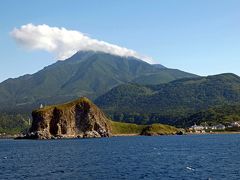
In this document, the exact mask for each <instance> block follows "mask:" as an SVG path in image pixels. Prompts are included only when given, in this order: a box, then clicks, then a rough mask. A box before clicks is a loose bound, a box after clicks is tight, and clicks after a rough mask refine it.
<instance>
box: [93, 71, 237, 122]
mask: <svg viewBox="0 0 240 180" xmlns="http://www.w3.org/2000/svg"><path fill="white" fill-rule="evenodd" d="M238 102H240V77H238V76H236V75H234V74H221V75H216V76H208V77H199V78H190V79H189V78H188V79H180V80H176V81H173V82H170V83H167V84H161V85H152V86H143V85H137V84H126V85H120V86H118V87H116V88H113V89H112V90H110V91H109V92H108V93H106V94H104V95H102V96H100V97H99V98H97V99H96V100H95V103H96V104H97V105H98V106H100V107H101V108H102V109H103V110H104V111H105V112H107V113H108V114H109V115H110V116H112V117H113V119H116V120H120V121H126V122H135V123H139V124H143V123H157V122H161V123H168V124H176V123H178V124H181V123H179V120H181V119H182V118H184V117H186V116H188V115H189V114H193V113H195V112H198V111H201V110H206V109H208V108H209V107H213V106H218V105H223V104H235V103H238Z"/></svg>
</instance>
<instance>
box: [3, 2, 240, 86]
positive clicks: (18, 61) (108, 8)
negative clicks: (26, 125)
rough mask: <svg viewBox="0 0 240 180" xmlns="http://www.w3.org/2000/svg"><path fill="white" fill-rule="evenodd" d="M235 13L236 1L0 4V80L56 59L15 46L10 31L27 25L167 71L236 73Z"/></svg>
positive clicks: (239, 55) (239, 22)
mask: <svg viewBox="0 0 240 180" xmlns="http://www.w3.org/2000/svg"><path fill="white" fill-rule="evenodd" d="M239 9H240V1H238V0H198V1H197V0H159V1H157V0H131V1H129V0H121V1H113V0H101V1H99V0H95V1H94V0H86V1H78V0H50V1H49V0H41V1H31V0H22V1H17V0H15V1H13V0H3V1H0V63H1V66H0V81H3V80H5V79H7V78H9V77H18V76H20V75H24V74H27V73H30V74H31V73H34V72H36V71H38V70H40V69H42V68H43V67H44V66H47V65H50V64H52V63H53V62H55V61H56V57H55V55H54V54H52V53H49V52H46V51H41V50H34V51H31V50H28V49H26V48H23V47H21V46H19V45H18V44H16V42H15V41H14V38H13V37H12V36H11V35H10V32H12V31H13V29H14V28H20V27H21V26H22V25H26V24H29V23H32V24H34V25H42V24H46V25H48V26H50V27H64V28H66V29H69V30H76V31H80V32H82V33H85V34H87V35H88V36H89V37H91V38H94V39H98V40H103V41H105V42H108V43H112V44H116V45H118V46H123V47H126V48H129V49H133V50H135V51H137V52H138V53H140V54H143V55H147V56H150V57H152V58H153V59H154V61H155V62H156V63H160V64H163V65H165V66H167V67H170V68H178V69H181V70H185V71H188V72H192V73H196V74H199V75H210V74H218V73H224V72H232V73H236V74H238V75H240V68H239V67H240V11H239Z"/></svg>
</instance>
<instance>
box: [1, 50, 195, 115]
mask: <svg viewBox="0 0 240 180" xmlns="http://www.w3.org/2000/svg"><path fill="white" fill-rule="evenodd" d="M185 77H197V76H196V75H193V74H189V73H185V72H182V71H179V70H174V69H167V68H165V67H162V66H161V65H151V64H148V63H146V62H144V61H142V60H140V59H136V58H134V57H120V56H115V55H111V54H106V53H102V52H93V51H81V52H78V53H76V54H75V55H73V56H72V57H70V58H69V59H67V60H65V61H58V62H56V63H54V64H52V65H50V66H47V67H45V68H44V69H42V70H41V71H39V72H37V73H35V74H32V75H24V76H22V77H19V78H16V79H8V80H6V81H4V82H2V83H0V104H1V106H0V111H2V112H7V111H10V112H11V111H14V112H16V111H20V112H22V111H28V112H30V111H31V110H32V108H36V107H38V106H39V105H40V104H43V105H45V104H55V103H62V102H66V101H69V100H73V99H76V98H78V97H81V96H86V97H89V98H90V99H95V98H97V97H98V96H99V95H102V94H104V93H106V92H107V91H109V90H110V89H111V88H113V87H116V86H118V85H120V84H124V83H128V82H132V81H133V82H137V83H140V84H149V83H150V84H159V83H166V82H169V81H172V80H176V79H179V78H185ZM149 79H151V81H150V80H149Z"/></svg>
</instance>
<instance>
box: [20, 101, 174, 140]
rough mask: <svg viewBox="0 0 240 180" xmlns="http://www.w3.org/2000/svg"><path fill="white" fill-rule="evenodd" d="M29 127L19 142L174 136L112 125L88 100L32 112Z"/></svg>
mask: <svg viewBox="0 0 240 180" xmlns="http://www.w3.org/2000/svg"><path fill="white" fill-rule="evenodd" d="M32 118H33V121H32V126H31V128H30V129H29V132H28V133H27V134H26V135H24V136H22V137H19V139H58V138H96V137H110V136H118V135H120V136H121V135H147V136H152V135H174V134H178V129H177V128H175V127H173V126H168V125H162V124H154V125H136V124H131V123H121V122H114V121H111V120H110V119H109V118H108V117H107V116H106V115H105V114H104V113H103V112H102V111H101V110H100V109H99V108H98V107H97V106H96V105H95V104H94V103H92V102H91V101H90V100H89V99H88V98H86V97H82V98H80V99H77V100H75V101H72V102H68V103H65V104H59V105H52V106H46V107H42V108H40V109H37V110H34V111H33V112H32Z"/></svg>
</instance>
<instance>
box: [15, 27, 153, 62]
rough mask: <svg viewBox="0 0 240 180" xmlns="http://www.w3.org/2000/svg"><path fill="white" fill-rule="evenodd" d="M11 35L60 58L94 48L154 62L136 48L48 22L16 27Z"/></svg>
mask: <svg viewBox="0 0 240 180" xmlns="http://www.w3.org/2000/svg"><path fill="white" fill-rule="evenodd" d="M11 35H12V37H13V38H14V39H15V41H16V42H17V43H18V44H20V45H21V46H24V47H26V48H28V49H31V50H45V51H48V52H51V53H54V54H55V56H56V57H57V58H58V59H62V60H63V59H66V58H68V57H70V56H72V55H73V54H74V53H76V52H77V51H81V50H93V51H102V52H106V53H111V54H114V55H119V56H133V57H136V58H139V59H142V60H144V61H146V62H149V63H151V62H152V59H151V58H150V57H147V56H142V55H140V54H138V53H137V52H136V51H134V50H130V49H127V48H124V47H120V46H117V45H114V44H110V43H107V42H104V41H99V40H97V39H92V38H90V37H88V36H86V35H85V34H83V33H81V32H79V31H74V30H68V29H65V28H58V27H50V26H48V25H46V24H43V25H37V26H35V25H33V24H27V25H23V26H21V27H20V28H15V29H14V30H13V31H12V32H11Z"/></svg>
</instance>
